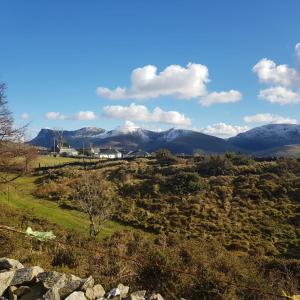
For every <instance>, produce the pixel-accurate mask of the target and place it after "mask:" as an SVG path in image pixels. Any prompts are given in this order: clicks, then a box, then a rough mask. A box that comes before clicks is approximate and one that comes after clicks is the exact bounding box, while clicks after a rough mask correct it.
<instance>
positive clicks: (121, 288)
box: [117, 283, 129, 298]
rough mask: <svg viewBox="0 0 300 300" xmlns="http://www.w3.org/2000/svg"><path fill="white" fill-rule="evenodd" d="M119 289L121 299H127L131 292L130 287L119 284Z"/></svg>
mask: <svg viewBox="0 0 300 300" xmlns="http://www.w3.org/2000/svg"><path fill="white" fill-rule="evenodd" d="M117 289H119V291H120V298H126V297H127V295H128V292H129V286H126V285H123V284H122V283H119V284H118V287H117Z"/></svg>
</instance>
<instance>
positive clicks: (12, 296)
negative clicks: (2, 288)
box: [8, 286, 18, 300]
mask: <svg viewBox="0 0 300 300" xmlns="http://www.w3.org/2000/svg"><path fill="white" fill-rule="evenodd" d="M16 289H17V288H16V287H15V286H10V287H9V288H8V296H9V300H18V297H17V295H16V294H15V293H14V292H15V291H16Z"/></svg>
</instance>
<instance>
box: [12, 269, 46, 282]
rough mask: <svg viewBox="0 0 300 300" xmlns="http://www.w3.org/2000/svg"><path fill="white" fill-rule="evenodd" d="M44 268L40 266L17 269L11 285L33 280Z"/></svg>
mask: <svg viewBox="0 0 300 300" xmlns="http://www.w3.org/2000/svg"><path fill="white" fill-rule="evenodd" d="M42 272H44V270H43V269H42V268H40V267H38V266H36V267H32V268H23V269H17V270H16V272H15V274H14V277H13V280H12V281H11V283H10V285H20V284H26V283H29V282H31V281H32V280H33V279H35V278H36V276H37V275H38V274H40V273H42Z"/></svg>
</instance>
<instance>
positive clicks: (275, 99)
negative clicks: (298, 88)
mask: <svg viewBox="0 0 300 300" xmlns="http://www.w3.org/2000/svg"><path fill="white" fill-rule="evenodd" d="M258 97H259V98H261V99H264V100H266V101H268V102H270V103H277V104H280V105H286V104H292V103H298V102H300V93H299V92H294V91H292V90H291V89H287V88H285V87H282V86H276V87H271V88H268V89H264V90H261V91H260V92H259V94H258Z"/></svg>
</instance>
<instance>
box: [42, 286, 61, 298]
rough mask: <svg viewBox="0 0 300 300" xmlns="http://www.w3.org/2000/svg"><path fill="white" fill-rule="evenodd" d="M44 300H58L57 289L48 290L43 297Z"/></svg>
mask: <svg viewBox="0 0 300 300" xmlns="http://www.w3.org/2000/svg"><path fill="white" fill-rule="evenodd" d="M43 299H44V300H60V299H61V298H60V295H59V292H58V289H57V288H56V287H53V288H52V289H50V290H48V291H47V293H46V294H45V295H44V296H43Z"/></svg>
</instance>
